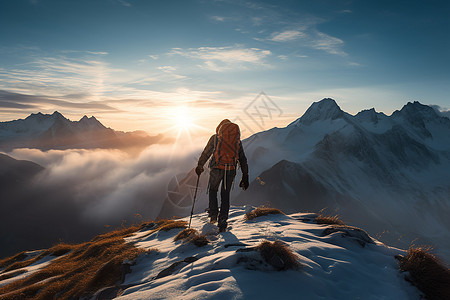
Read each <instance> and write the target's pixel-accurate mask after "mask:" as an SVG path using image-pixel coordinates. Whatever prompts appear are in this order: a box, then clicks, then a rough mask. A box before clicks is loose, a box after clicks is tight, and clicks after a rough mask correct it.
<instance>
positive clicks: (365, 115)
mask: <svg viewBox="0 0 450 300" xmlns="http://www.w3.org/2000/svg"><path fill="white" fill-rule="evenodd" d="M355 118H356V119H357V120H358V121H360V122H371V123H378V116H377V112H376V111H375V108H371V109H365V110H362V111H360V112H359V113H357V114H356V116H355Z"/></svg>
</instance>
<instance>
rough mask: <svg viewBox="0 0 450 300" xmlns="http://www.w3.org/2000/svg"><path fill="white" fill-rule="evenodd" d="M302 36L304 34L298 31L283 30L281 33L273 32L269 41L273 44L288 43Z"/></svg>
mask: <svg viewBox="0 0 450 300" xmlns="http://www.w3.org/2000/svg"><path fill="white" fill-rule="evenodd" d="M304 36H305V34H304V33H303V32H301V31H299V30H285V31H282V32H274V33H273V34H272V36H271V37H270V38H269V40H271V41H274V42H288V41H293V40H297V39H299V38H301V37H304Z"/></svg>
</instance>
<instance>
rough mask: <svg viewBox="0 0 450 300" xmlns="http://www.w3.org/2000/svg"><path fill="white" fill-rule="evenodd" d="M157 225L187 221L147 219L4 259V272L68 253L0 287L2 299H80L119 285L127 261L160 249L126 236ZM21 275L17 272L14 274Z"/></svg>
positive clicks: (196, 238) (197, 239)
mask: <svg viewBox="0 0 450 300" xmlns="http://www.w3.org/2000/svg"><path fill="white" fill-rule="evenodd" d="M153 224H156V226H154V227H155V228H154V229H152V232H156V231H159V230H163V231H169V230H171V229H174V228H186V227H187V222H186V221H181V220H160V221H158V222H156V223H154V222H146V223H141V224H140V225H134V226H131V227H123V228H121V229H119V230H115V231H111V232H108V233H105V234H102V235H99V236H96V237H95V238H93V239H92V240H91V241H89V242H87V243H83V244H78V245H71V244H65V243H61V244H58V245H55V246H53V247H52V248H50V249H48V250H45V251H43V252H42V253H40V254H39V255H37V256H34V257H31V258H29V259H27V258H28V255H27V253H26V252H21V253H18V254H16V255H14V256H12V257H9V258H5V259H3V260H0V268H5V269H4V270H3V272H6V271H11V270H15V269H20V268H24V267H26V266H29V265H31V264H33V263H35V262H36V261H38V260H40V259H42V258H44V257H45V256H48V255H52V256H62V255H64V254H66V255H65V256H62V257H59V258H57V259H55V260H54V261H52V262H51V263H50V264H49V265H48V266H46V267H45V268H43V269H42V270H40V271H38V272H36V273H34V274H32V275H30V276H28V277H27V278H24V279H21V280H16V281H14V282H12V283H10V284H8V285H6V286H3V287H0V298H2V299H3V297H6V298H8V299H22V298H33V299H51V298H58V299H73V298H75V299H76V298H80V297H89V296H92V295H93V294H94V293H95V292H96V291H98V290H99V289H101V288H103V287H107V286H111V285H115V284H116V283H118V282H119V281H120V280H121V279H122V276H123V274H122V273H123V272H122V268H123V266H122V265H123V262H124V260H131V261H132V260H134V259H135V258H136V257H137V256H138V255H139V254H140V253H143V252H153V251H157V250H156V249H151V250H149V251H145V250H142V249H138V248H136V247H134V246H132V245H130V244H127V243H125V240H124V238H125V237H128V236H130V235H131V234H133V233H135V232H136V231H138V230H140V229H143V228H145V227H147V226H150V225H153ZM188 238H189V239H190V242H192V243H194V244H195V245H197V246H203V245H205V244H207V243H208V242H209V241H208V240H207V239H206V237H205V236H201V235H200V234H198V233H197V234H195V235H192V236H189V235H188ZM17 274H18V272H17ZM17 274H16V272H14V274H12V275H14V276H16V275H17ZM12 275H11V276H12ZM4 279H6V278H4ZM2 296H3V297H2Z"/></svg>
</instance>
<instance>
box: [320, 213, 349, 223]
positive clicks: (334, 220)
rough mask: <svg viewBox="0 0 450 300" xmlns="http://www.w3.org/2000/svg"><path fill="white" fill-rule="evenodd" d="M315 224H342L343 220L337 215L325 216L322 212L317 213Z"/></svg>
mask: <svg viewBox="0 0 450 300" xmlns="http://www.w3.org/2000/svg"><path fill="white" fill-rule="evenodd" d="M315 221H316V223H317V224H328V225H330V224H335V225H344V222H343V221H342V220H341V219H340V217H339V215H335V216H325V215H323V214H319V215H318V216H317V217H316V219H315Z"/></svg>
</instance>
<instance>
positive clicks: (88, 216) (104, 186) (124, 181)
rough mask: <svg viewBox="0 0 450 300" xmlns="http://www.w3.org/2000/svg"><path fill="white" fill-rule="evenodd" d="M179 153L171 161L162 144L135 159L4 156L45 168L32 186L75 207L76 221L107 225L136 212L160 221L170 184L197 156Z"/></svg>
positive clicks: (75, 154) (77, 153) (112, 153)
mask: <svg viewBox="0 0 450 300" xmlns="http://www.w3.org/2000/svg"><path fill="white" fill-rule="evenodd" d="M182 148H183V149H184V152H183V153H182V154H178V155H175V156H172V157H171V158H170V159H169V158H168V155H167V153H173V149H172V146H164V145H153V146H150V147H149V148H147V149H146V150H145V151H143V152H142V153H141V154H140V155H139V156H137V157H133V156H130V155H129V154H126V153H124V152H121V151H116V150H65V151H61V150H50V151H47V152H44V151H40V150H36V149H15V150H14V151H13V152H12V153H9V154H8V155H10V156H12V157H14V158H16V159H21V160H29V161H34V162H36V163H39V164H41V165H42V166H44V167H45V168H46V169H45V171H44V172H42V173H41V174H40V175H39V176H38V177H37V178H36V179H35V184H36V185H38V186H40V187H41V188H45V189H46V190H51V191H58V192H57V193H58V195H59V197H60V198H61V199H65V200H64V201H67V202H72V204H74V205H76V206H78V207H79V208H80V211H81V212H82V215H80V216H79V217H80V220H84V221H86V222H90V223H102V224H108V223H117V222H119V223H120V221H121V220H123V219H131V218H132V217H133V216H134V214H136V213H139V214H141V215H142V216H144V217H146V218H148V219H154V218H156V217H157V216H158V214H159V212H160V210H161V206H162V203H163V201H164V199H165V197H166V196H167V185H168V183H169V181H170V179H171V178H172V177H174V176H175V175H177V174H179V173H183V172H186V171H189V170H190V169H192V167H193V166H194V165H195V159H194V154H196V153H197V152H199V151H200V150H199V149H195V148H189V147H186V145H183V147H182ZM194 149H195V150H194Z"/></svg>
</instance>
